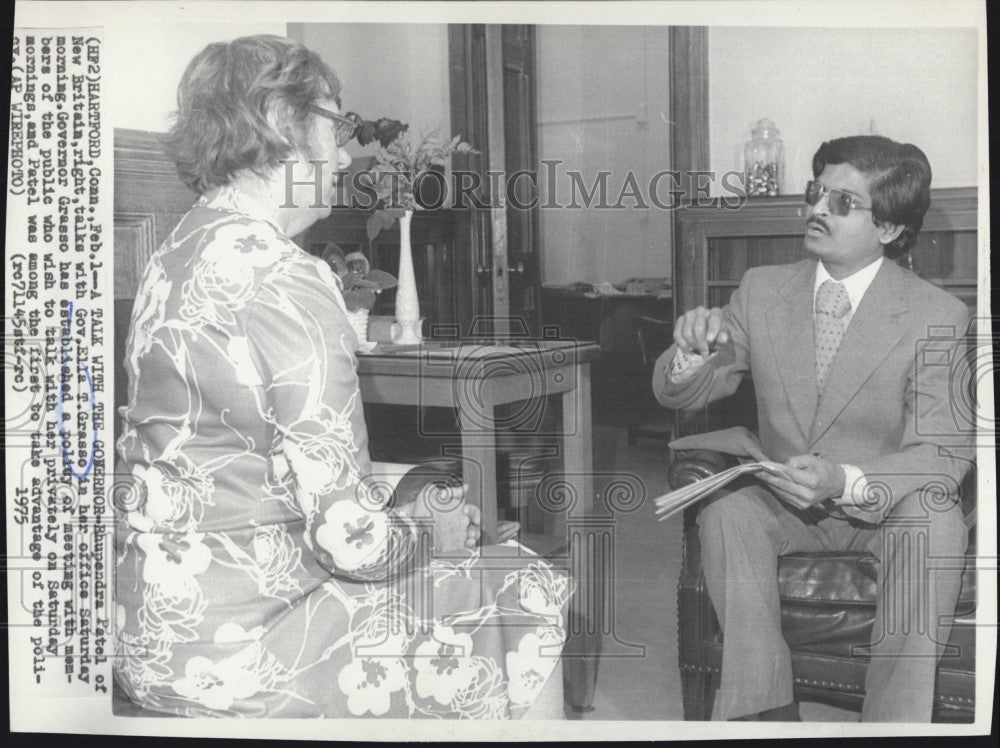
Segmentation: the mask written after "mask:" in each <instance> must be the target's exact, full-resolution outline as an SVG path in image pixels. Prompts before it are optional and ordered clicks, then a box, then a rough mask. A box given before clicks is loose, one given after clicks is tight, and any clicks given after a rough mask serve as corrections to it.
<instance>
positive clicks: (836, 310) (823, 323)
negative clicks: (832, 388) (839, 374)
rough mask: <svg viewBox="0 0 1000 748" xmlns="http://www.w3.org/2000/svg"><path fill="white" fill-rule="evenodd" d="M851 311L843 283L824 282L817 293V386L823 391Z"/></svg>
mask: <svg viewBox="0 0 1000 748" xmlns="http://www.w3.org/2000/svg"><path fill="white" fill-rule="evenodd" d="M849 311H851V300H850V299H849V298H848V297H847V289H846V288H844V284H843V283H838V282H837V281H835V280H832V279H830V280H826V281H823V284H822V285H821V286H820V287H819V291H817V292H816V323H815V324H816V384H817V385H818V386H819V391H820V392H822V391H823V386H824V385H825V384H826V375H827V374H828V373H829V371H830V364H831V363H833V357H834V356H836V355H837V349H838V348H839V347H840V340H841V338H843V337H844V327H845V325H844V320H843V317H844V315H845V314H847V313H848V312H849Z"/></svg>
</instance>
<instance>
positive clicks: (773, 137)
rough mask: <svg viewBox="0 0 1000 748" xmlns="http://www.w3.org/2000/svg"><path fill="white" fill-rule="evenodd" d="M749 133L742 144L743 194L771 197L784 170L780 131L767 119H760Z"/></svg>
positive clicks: (777, 192) (778, 190)
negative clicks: (744, 182) (744, 171)
mask: <svg viewBox="0 0 1000 748" xmlns="http://www.w3.org/2000/svg"><path fill="white" fill-rule="evenodd" d="M752 134H753V137H752V138H750V140H748V141H747V142H746V145H745V146H744V147H743V158H744V164H745V168H746V177H747V181H746V189H747V195H748V196H750V197H758V196H761V195H767V196H769V197H774V196H775V195H778V194H780V191H781V176H782V174H781V173H782V171H783V170H784V164H783V159H784V153H783V150H784V149H783V147H782V143H781V137H780V135H781V132H780V131H779V130H778V128H777V127H775V126H774V123H773V122H772V121H771V120H769V119H760V120H757V124H756V125H755V126H754V128H753V130H752Z"/></svg>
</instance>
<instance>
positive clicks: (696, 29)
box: [670, 26, 710, 172]
mask: <svg viewBox="0 0 1000 748" xmlns="http://www.w3.org/2000/svg"><path fill="white" fill-rule="evenodd" d="M670 119H671V120H672V121H673V123H674V129H673V134H672V137H671V152H672V156H673V168H674V169H677V170H679V171H681V172H688V171H707V170H708V168H709V164H710V160H709V149H708V28H707V27H705V26H674V27H673V28H671V29H670Z"/></svg>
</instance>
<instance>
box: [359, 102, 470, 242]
mask: <svg viewBox="0 0 1000 748" xmlns="http://www.w3.org/2000/svg"><path fill="white" fill-rule="evenodd" d="M408 129H409V125H407V124H404V123H402V122H399V121H398V120H393V119H386V118H382V119H379V120H378V121H376V122H363V123H362V125H361V127H360V128H359V130H358V135H357V138H358V143H360V144H361V145H362V146H365V145H368V144H369V143H373V142H375V141H378V144H379V145H378V147H377V148H376V150H375V163H374V165H373V166H372V169H371V171H370V172H369V173H368V174H367V175H366V178H367V179H369V180H370V181H369V184H370V186H371V187H372V189H374V191H375V194H376V196H377V197H378V201H379V202H378V204H379V208H378V210H376V211H375V212H374V213H373V214H372V215H371V216H370V217H369V218H368V225H367V231H368V238H369V239H374V238H375V237H376V236H378V235H379V234H380V233H381V232H382V230H383V229H388V228H391V227H392V225H393V223H395V221H396V219H398V218H400V217H402V215H403V214H404V213H405V212H406V211H408V210H420V209H421V207H422V206H421V205H420V203H419V202H418V201H417V198H416V193H417V190H418V189H419V186H420V182H421V180H422V179H424V177H425V176H426V175H427V174H428V173H430V172H431V171H433V167H435V166H444V165H445V164H446V163H447V159H448V158H449V157H450V156H451V154H453V153H478V151H476V150H475V149H474V148H473V147H472V146H471V145H469V144H468V143H466V142H465V141H463V140H462V136H461V135H456V136H455V137H453V138H452V139H451V140H448V139H447V138H445V137H443V136H442V134H441V131H440V130H432V131H431V132H430V133H428V134H426V135H424V136H423V138H422V139H421V141H420V143H419V144H417V145H416V147H414V146H413V145H412V144H411V142H410V138H409V135H408V134H407V130H408Z"/></svg>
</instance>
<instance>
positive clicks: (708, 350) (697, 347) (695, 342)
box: [674, 306, 730, 356]
mask: <svg viewBox="0 0 1000 748" xmlns="http://www.w3.org/2000/svg"><path fill="white" fill-rule="evenodd" d="M725 320H726V316H725V312H724V311H723V310H722V309H720V308H718V307H716V308H714V309H706V308H705V307H703V306H699V307H695V308H694V309H692V310H691V311H689V312H685V313H684V314H682V315H681V316H680V317H679V318H678V320H677V322H676V323H675V324H674V342H675V343H677V347H678V348H680V349H681V350H682V351H684V352H685V353H691V352H692V351H694V352H697V353H700V354H701V355H702V356H709V355H710V354H712V353H714V352H715V351H716V350H718V349H719V348H720V347H722V346H724V345H725V344H726V343H728V342H729V340H730V336H729V330H727V329H726V322H725Z"/></svg>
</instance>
